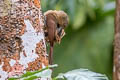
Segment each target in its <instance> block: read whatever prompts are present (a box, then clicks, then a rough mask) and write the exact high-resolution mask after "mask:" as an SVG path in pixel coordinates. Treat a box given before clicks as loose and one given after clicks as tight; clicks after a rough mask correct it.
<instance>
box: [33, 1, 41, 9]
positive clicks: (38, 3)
mask: <svg viewBox="0 0 120 80" xmlns="http://www.w3.org/2000/svg"><path fill="white" fill-rule="evenodd" d="M34 5H35V6H36V7H37V8H40V1H39V0H34Z"/></svg>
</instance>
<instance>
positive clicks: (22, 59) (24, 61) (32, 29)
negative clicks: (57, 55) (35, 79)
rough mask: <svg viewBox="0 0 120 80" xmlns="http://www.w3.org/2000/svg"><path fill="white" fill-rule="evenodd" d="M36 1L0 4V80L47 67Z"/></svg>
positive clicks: (38, 5) (39, 12)
mask: <svg viewBox="0 0 120 80" xmlns="http://www.w3.org/2000/svg"><path fill="white" fill-rule="evenodd" d="M43 27H44V23H43V16H42V12H41V5H40V0H1V1H0V80H5V79H7V78H9V77H14V76H18V75H21V74H23V73H25V72H26V71H34V70H40V69H42V68H43V67H45V66H47V65H48V56H47V53H46V46H45V40H44V32H43Z"/></svg>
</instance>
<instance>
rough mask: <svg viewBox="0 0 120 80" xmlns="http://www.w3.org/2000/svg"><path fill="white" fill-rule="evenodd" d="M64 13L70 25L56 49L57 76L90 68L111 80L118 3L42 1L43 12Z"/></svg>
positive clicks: (81, 0)
mask: <svg viewBox="0 0 120 80" xmlns="http://www.w3.org/2000/svg"><path fill="white" fill-rule="evenodd" d="M50 9H52V10H54V9H56V10H64V11H65V12H66V13H68V15H69V18H70V23H69V26H68V28H67V29H66V35H65V37H64V38H63V39H62V42H61V44H60V45H59V44H56V45H55V48H54V63H55V64H58V65H59V66H58V67H57V68H56V69H54V76H56V75H57V74H58V73H61V72H67V71H70V70H73V69H79V68H87V69H89V70H92V71H94V72H99V73H102V74H106V75H107V76H108V77H109V79H111V80H112V64H113V60H112V58H113V36H114V13H115V1H113V0H42V10H43V12H45V11H47V10H50Z"/></svg>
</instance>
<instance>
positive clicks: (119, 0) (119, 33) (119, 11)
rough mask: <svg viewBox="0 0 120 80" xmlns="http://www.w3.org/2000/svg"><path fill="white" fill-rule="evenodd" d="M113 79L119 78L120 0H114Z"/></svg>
mask: <svg viewBox="0 0 120 80" xmlns="http://www.w3.org/2000/svg"><path fill="white" fill-rule="evenodd" d="M113 80H120V0H116V15H115V37H114V66H113Z"/></svg>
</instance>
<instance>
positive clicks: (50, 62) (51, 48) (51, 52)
mask: <svg viewBox="0 0 120 80" xmlns="http://www.w3.org/2000/svg"><path fill="white" fill-rule="evenodd" d="M53 46H54V44H53V43H52V44H50V52H49V64H50V65H52V64H53Z"/></svg>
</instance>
